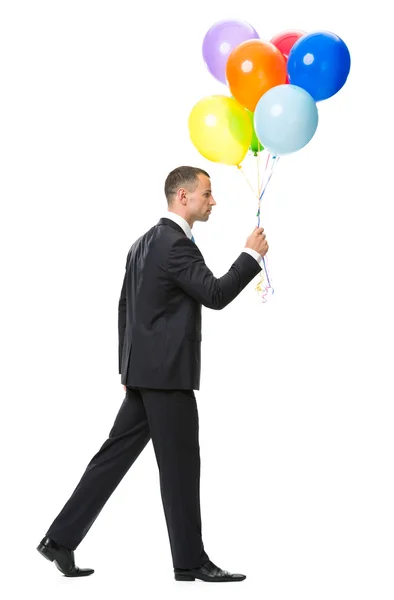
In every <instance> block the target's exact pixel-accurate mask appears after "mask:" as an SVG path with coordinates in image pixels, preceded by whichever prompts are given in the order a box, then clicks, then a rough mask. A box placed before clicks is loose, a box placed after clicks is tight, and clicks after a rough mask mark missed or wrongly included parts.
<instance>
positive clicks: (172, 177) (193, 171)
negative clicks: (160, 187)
mask: <svg viewBox="0 0 394 600" xmlns="http://www.w3.org/2000/svg"><path fill="white" fill-rule="evenodd" d="M198 175H206V176H207V177H209V175H208V173H207V172H206V171H204V169H199V168H198V167H177V168H176V169H174V170H173V171H171V173H169V174H168V175H167V179H166V181H165V184H164V193H165V195H166V198H167V203H168V204H171V202H172V196H173V195H174V194H176V192H177V191H178V190H179V188H180V187H183V186H184V187H191V186H193V185H195V186H196V187H197V183H198Z"/></svg>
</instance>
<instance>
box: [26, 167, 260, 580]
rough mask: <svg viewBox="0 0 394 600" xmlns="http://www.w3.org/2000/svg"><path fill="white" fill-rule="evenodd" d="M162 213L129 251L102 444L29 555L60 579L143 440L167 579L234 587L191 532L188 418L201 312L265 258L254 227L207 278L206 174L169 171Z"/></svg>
mask: <svg viewBox="0 0 394 600" xmlns="http://www.w3.org/2000/svg"><path fill="white" fill-rule="evenodd" d="M165 195H166V198H167V203H168V212H167V214H166V216H165V217H163V218H162V219H160V220H159V222H158V223H157V225H155V226H154V227H152V228H151V229H150V230H149V231H147V232H146V233H145V234H144V235H142V236H141V237H140V238H139V239H138V240H137V241H136V242H135V243H134V244H133V245H132V246H131V248H130V250H129V253H128V255H127V261H126V271H125V276H124V281H123V286H122V291H121V295H120V300H119V373H120V374H121V383H122V384H123V385H124V388H125V390H126V397H125V399H124V401H123V403H122V405H121V407H120V410H119V413H118V414H117V416H116V419H115V422H114V424H113V427H112V429H111V431H110V433H109V436H108V439H107V440H106V441H105V442H104V444H103V445H102V447H101V448H100V450H99V451H98V452H97V454H96V455H95V456H94V457H93V458H92V460H91V461H90V463H89V464H88V466H87V468H86V470H85V473H84V474H83V476H82V478H81V480H80V481H79V483H78V485H77V487H76V488H75V490H74V492H73V494H72V495H71V497H70V499H69V500H68V501H67V503H66V504H65V506H64V507H63V509H62V510H61V512H60V513H59V515H58V516H57V517H56V519H55V520H54V521H53V523H52V525H51V526H50V527H49V529H48V531H47V533H46V535H45V537H44V538H43V539H42V541H41V542H40V544H39V545H38V547H37V550H38V551H39V552H40V553H41V554H42V555H43V556H44V557H45V558H47V559H48V560H50V561H53V562H55V565H56V566H57V568H58V569H59V570H60V571H61V572H62V573H63V574H64V575H66V576H68V577H79V576H83V575H90V574H91V573H93V572H94V571H93V569H80V568H79V567H76V566H75V560H74V550H75V548H76V547H77V546H78V545H79V543H80V542H81V541H82V539H83V538H84V537H85V535H86V534H87V532H88V531H89V529H90V527H91V526H92V525H93V523H94V521H95V519H96V518H97V516H98V515H99V513H100V511H101V510H102V508H103V506H104V505H105V503H106V501H107V500H108V498H109V497H110V495H111V494H112V492H113V491H114V490H115V488H116V487H117V485H118V484H119V483H120V481H121V480H122V478H123V477H124V475H125V474H126V473H127V471H128V470H129V468H130V467H131V465H132V464H133V463H134V461H135V460H136V458H137V457H138V456H139V454H140V453H141V451H142V450H143V449H144V448H145V446H146V445H147V443H148V442H149V440H150V439H152V443H153V447H154V452H155V456H156V460H157V464H158V468H159V474H160V489H161V495H162V501H163V507H164V513H165V518H166V523H167V529H168V535H169V540H170V547H171V552H172V559H173V567H174V574H175V579H176V580H177V581H194V580H195V579H201V580H203V581H242V580H243V579H245V575H237V574H232V573H229V572H227V571H224V570H222V569H220V568H219V567H217V566H216V565H215V564H214V563H213V562H212V561H211V560H210V559H209V557H208V555H207V553H206V552H205V549H204V545H203V541H202V535H201V513H200V449H199V438H198V411H197V405H196V399H195V395H194V391H193V390H199V389H200V349H201V306H202V305H204V306H206V307H208V308H212V309H216V310H220V309H222V308H224V307H225V306H227V305H228V304H229V303H230V302H231V301H232V300H234V298H236V296H238V294H239V293H240V292H241V291H242V290H243V289H244V288H245V287H246V286H247V285H248V283H249V282H250V281H251V280H252V279H253V278H254V277H255V276H256V275H257V274H258V273H259V272H260V271H261V266H260V261H261V259H262V257H263V256H264V255H265V254H266V253H267V251H268V244H267V241H266V238H265V234H264V230H263V228H255V230H254V231H253V232H252V233H251V235H250V236H249V237H248V239H247V241H246V245H245V248H244V249H243V251H242V252H241V254H240V255H239V256H238V258H237V259H236V260H235V262H234V263H233V265H232V266H231V268H230V270H229V271H228V272H227V273H226V274H225V275H223V276H222V277H220V278H216V277H214V275H213V274H212V272H211V271H210V270H209V268H208V267H207V266H206V264H205V261H204V258H203V256H202V254H201V252H200V250H199V249H198V246H197V245H196V243H195V241H194V237H193V235H192V231H191V230H192V227H193V224H194V223H195V222H196V221H203V222H206V221H208V219H209V215H210V214H211V211H212V207H213V206H215V204H216V202H215V200H214V199H213V196H212V190H211V182H210V177H209V175H208V173H206V172H205V171H203V170H202V169H196V168H194V167H179V168H177V169H175V170H174V171H172V172H171V173H170V174H169V175H168V177H167V179H166V182H165Z"/></svg>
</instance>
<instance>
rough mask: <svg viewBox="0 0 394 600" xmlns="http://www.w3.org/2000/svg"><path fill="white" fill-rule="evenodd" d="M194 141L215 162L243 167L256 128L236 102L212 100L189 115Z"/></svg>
mask: <svg viewBox="0 0 394 600" xmlns="http://www.w3.org/2000/svg"><path fill="white" fill-rule="evenodd" d="M188 125H189V133H190V138H191V140H192V142H193V144H194V145H195V147H196V148H197V150H198V151H199V152H200V154H202V155H203V156H205V158H207V159H208V160H211V161H212V162H219V163H223V164H225V165H239V164H240V163H241V162H242V161H243V159H244V158H245V155H246V153H247V151H248V149H249V146H250V144H251V141H252V135H253V126H252V123H251V121H250V118H249V115H248V113H247V111H246V109H245V108H244V107H243V106H242V105H241V104H240V103H239V102H238V101H237V100H235V99H234V98H229V97H228V96H219V95H216V96H208V97H207V98H203V99H202V100H200V101H199V102H197V104H196V105H195V106H194V107H193V109H192V111H191V113H190V115H189V122H188Z"/></svg>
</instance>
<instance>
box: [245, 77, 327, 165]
mask: <svg viewBox="0 0 394 600" xmlns="http://www.w3.org/2000/svg"><path fill="white" fill-rule="evenodd" d="M318 121H319V115H318V111H317V106H316V102H315V101H314V99H313V98H312V96H311V95H310V94H309V93H308V92H307V91H306V90H304V89H303V88H300V87H298V86H297V85H291V84H283V85H277V86H275V87H273V88H271V89H270V90H268V92H266V93H265V94H263V96H261V98H260V100H259V101H258V103H257V106H256V109H255V111H254V127H255V131H256V135H257V137H258V138H259V140H260V142H261V143H262V145H263V146H264V148H265V149H266V150H268V152H270V153H271V154H273V155H275V156H282V155H283V154H291V153H292V152H297V150H300V149H301V148H303V147H304V146H306V144H307V143H308V142H310V140H311V139H312V138H313V136H314V134H315V131H316V129H317V124H318Z"/></svg>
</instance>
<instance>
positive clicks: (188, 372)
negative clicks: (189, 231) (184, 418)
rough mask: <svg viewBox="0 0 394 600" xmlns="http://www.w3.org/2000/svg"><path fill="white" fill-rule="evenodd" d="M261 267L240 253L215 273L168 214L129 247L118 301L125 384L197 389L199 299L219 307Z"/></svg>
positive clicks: (198, 377) (120, 346)
mask: <svg viewBox="0 0 394 600" xmlns="http://www.w3.org/2000/svg"><path fill="white" fill-rule="evenodd" d="M260 271H261V267H260V265H259V263H258V262H257V261H256V260H255V259H254V258H253V257H252V256H250V254H248V253H246V252H242V253H241V254H240V255H239V257H238V258H237V260H236V261H235V262H234V264H233V265H232V266H231V268H230V270H229V271H228V273H226V274H225V275H223V277H219V278H216V277H214V275H213V274H212V272H211V271H210V270H209V268H208V267H207V266H206V264H205V261H204V257H203V256H202V254H201V252H200V250H199V249H198V247H197V245H196V244H195V243H194V242H192V241H191V240H190V239H189V238H188V237H187V235H185V232H184V231H183V229H182V228H181V227H180V226H179V225H178V224H177V223H175V222H174V221H172V220H171V219H165V218H163V219H160V221H159V222H158V223H157V225H155V226H154V227H152V228H151V229H150V230H149V231H147V232H146V233H145V234H144V235H143V236H141V237H140V238H139V239H138V240H137V241H136V242H135V243H134V244H133V245H132V246H131V248H130V250H129V253H128V255H127V261H126V272H125V276H124V281H123V286H122V291H121V295H120V300H119V311H118V317H119V320H118V329H119V373H120V374H121V376H122V377H121V382H122V383H123V384H125V385H128V386H134V387H141V388H156V389H195V390H199V389H200V372H201V305H202V304H203V305H204V306H207V307H208V308H213V309H216V310H220V309H222V308H224V307H225V306H227V304H229V303H230V302H231V301H232V300H233V299H234V298H235V297H236V296H238V294H239V293H240V292H241V291H242V290H243V289H244V288H245V287H246V285H247V284H248V283H249V282H250V281H251V280H252V279H253V278H254V277H255V276H256V275H257V274H258V273H259V272H260Z"/></svg>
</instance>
